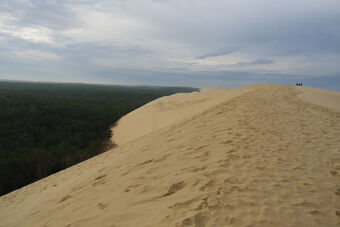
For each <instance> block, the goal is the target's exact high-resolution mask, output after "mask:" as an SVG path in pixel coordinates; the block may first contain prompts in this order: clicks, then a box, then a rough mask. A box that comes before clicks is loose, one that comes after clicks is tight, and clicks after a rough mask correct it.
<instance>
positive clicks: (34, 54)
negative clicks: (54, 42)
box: [15, 50, 60, 61]
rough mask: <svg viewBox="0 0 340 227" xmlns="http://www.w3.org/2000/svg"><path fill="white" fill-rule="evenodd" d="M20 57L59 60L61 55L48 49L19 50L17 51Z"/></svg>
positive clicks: (16, 53)
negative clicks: (47, 50)
mask: <svg viewBox="0 0 340 227" xmlns="http://www.w3.org/2000/svg"><path fill="white" fill-rule="evenodd" d="M15 55H17V56H18V57H20V58H23V59H30V60H38V61H39V60H58V59H60V57H59V56H58V55H56V54H53V53H49V52H46V51H40V50H24V51H17V52H15Z"/></svg>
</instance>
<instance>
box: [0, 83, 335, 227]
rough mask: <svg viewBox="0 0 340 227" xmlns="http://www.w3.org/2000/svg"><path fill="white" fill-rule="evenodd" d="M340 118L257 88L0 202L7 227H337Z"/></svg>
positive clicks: (281, 90)
mask: <svg viewBox="0 0 340 227" xmlns="http://www.w3.org/2000/svg"><path fill="white" fill-rule="evenodd" d="M226 92H227V91H226ZM339 117H340V116H339V113H338V112H335V111H332V110H331V109H328V108H324V107H322V106H319V105H314V104H311V103H308V102H304V101H301V100H300V99H299V98H297V96H296V90H295V88H294V87H284V86H276V85H270V86H257V87H256V89H252V90H250V91H249V92H245V93H243V94H241V95H239V96H235V97H233V98H230V99H227V100H226V101H224V102H220V103H218V104H216V105H214V106H212V107H211V108H208V109H206V110H204V111H203V112H199V113H198V114H196V115H194V116H192V117H189V118H185V119H182V120H179V121H178V122H176V123H173V124H170V125H168V126H166V127H164V128H160V129H158V130H156V131H152V132H150V133H149V134H147V135H144V136H143V137H140V138H139V139H136V140H133V141H131V142H129V143H125V144H122V145H121V146H119V147H118V148H115V149H113V150H111V151H109V152H106V153H104V154H101V155H99V156H97V157H94V158H92V159H90V160H88V161H85V162H83V163H80V164H78V165H76V166H73V167H71V168H69V169H66V170H64V171H62V172H60V173H57V174H55V175H53V176H50V177H47V178H45V179H43V180H41V181H38V182H36V183H34V184H31V185H28V186H26V187H24V188H22V189H20V190H17V191H15V192H12V193H10V194H8V195H5V196H2V197H1V198H0V226H229V225H230V226H339V225H340V217H339V216H340V200H339V198H340V150H339V147H340V121H339Z"/></svg>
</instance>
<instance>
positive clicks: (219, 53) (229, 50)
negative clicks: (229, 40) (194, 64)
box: [197, 48, 239, 59]
mask: <svg viewBox="0 0 340 227" xmlns="http://www.w3.org/2000/svg"><path fill="white" fill-rule="evenodd" d="M238 49H239V48H223V49H219V50H216V51H214V52H210V53H208V54H203V55H200V56H198V57H197V59H205V58H210V57H218V56H223V55H228V54H231V53H234V52H235V51H237V50H238Z"/></svg>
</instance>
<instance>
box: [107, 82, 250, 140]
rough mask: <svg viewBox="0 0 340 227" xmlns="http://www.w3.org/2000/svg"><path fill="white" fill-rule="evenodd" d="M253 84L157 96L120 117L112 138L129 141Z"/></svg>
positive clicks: (240, 91) (215, 103)
mask: <svg viewBox="0 0 340 227" xmlns="http://www.w3.org/2000/svg"><path fill="white" fill-rule="evenodd" d="M256 87H257V86H248V87H242V88H237V89H232V90H228V89H226V88H223V87H220V86H216V87H212V88H204V89H201V90H200V92H192V93H178V94H174V95H171V96H166V97H162V98H159V99H157V100H155V101H153V102H150V103H148V104H146V105H144V106H142V107H141V108H139V109H137V110H134V111H132V112H131V113H129V114H127V115H125V116H124V117H123V118H121V119H120V120H119V121H118V123H117V125H116V126H115V127H114V128H112V134H113V137H112V140H113V142H114V143H115V144H117V145H122V144H125V143H128V142H130V141H133V140H135V139H138V138H140V137H142V136H145V135H147V134H149V133H151V132H153V131H156V130H158V129H160V128H164V127H166V126H169V125H171V124H173V123H176V122H178V121H181V120H184V119H188V118H190V117H192V116H194V115H196V114H198V113H200V112H203V111H205V110H207V109H209V108H211V107H212V106H214V105H217V104H219V103H221V102H223V101H226V100H228V99H231V98H233V97H236V96H239V95H241V94H243V93H246V92H249V91H251V90H253V89H256Z"/></svg>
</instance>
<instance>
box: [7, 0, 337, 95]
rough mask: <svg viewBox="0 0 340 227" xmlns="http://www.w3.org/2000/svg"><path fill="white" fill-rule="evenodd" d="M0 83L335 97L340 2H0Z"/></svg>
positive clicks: (35, 0)
mask: <svg viewBox="0 0 340 227" xmlns="http://www.w3.org/2000/svg"><path fill="white" fill-rule="evenodd" d="M0 79H12V80H34V81H65V82H85V83H110V84H149V85H184V86H196V87H208V86H213V85H223V86H226V87H238V86H243V85H249V84H255V83H279V84H294V83H296V82H297V81H302V82H304V83H305V84H306V85H309V86H314V87H322V88H328V89H335V90H340V1H339V0H292V1H287V0H224V1H222V0H209V1H207V0H202V1H201V0H173V1H171V0H116V1H115V0H0Z"/></svg>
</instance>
